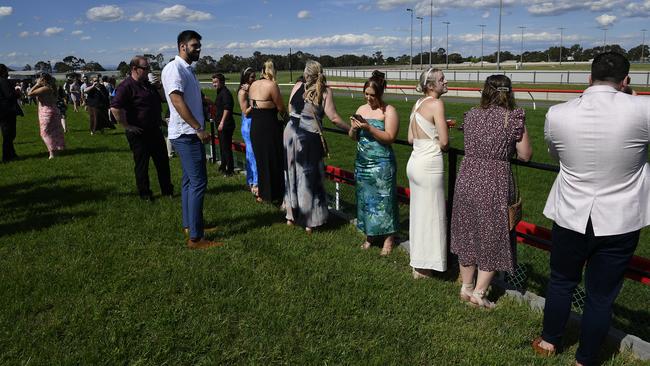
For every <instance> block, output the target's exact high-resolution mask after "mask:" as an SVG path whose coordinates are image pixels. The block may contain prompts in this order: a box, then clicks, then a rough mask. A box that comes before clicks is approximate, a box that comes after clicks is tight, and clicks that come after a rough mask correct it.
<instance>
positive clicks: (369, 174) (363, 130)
mask: <svg viewBox="0 0 650 366" xmlns="http://www.w3.org/2000/svg"><path fill="white" fill-rule="evenodd" d="M385 89H386V79H385V78H384V73H382V72H379V71H377V70H375V71H373V73H372V76H371V77H370V78H369V79H368V81H366V83H365V84H364V86H363V93H364V96H365V99H366V104H364V105H362V106H360V107H359V108H358V109H357V111H356V112H355V115H354V116H353V117H351V118H350V120H351V122H352V128H351V129H350V136H351V137H353V138H355V139H356V140H357V141H358V142H357V158H356V160H355V164H354V176H355V180H356V190H357V192H356V193H357V227H358V228H359V230H361V231H362V232H363V233H364V234H365V235H366V241H365V242H364V243H363V245H361V248H362V249H369V248H370V246H371V243H372V242H373V241H374V239H376V238H383V247H382V250H381V255H388V254H390V252H391V251H392V250H393V245H394V242H395V233H396V232H397V230H398V223H399V215H398V208H397V200H396V197H395V192H396V187H397V180H396V171H397V164H396V162H395V154H394V153H393V149H392V148H391V144H392V143H393V141H395V138H396V137H397V132H398V131H399V116H398V114H397V111H396V110H395V108H394V107H393V106H391V105H388V104H386V103H385V102H384V101H383V99H382V97H383V95H384V90H385Z"/></svg>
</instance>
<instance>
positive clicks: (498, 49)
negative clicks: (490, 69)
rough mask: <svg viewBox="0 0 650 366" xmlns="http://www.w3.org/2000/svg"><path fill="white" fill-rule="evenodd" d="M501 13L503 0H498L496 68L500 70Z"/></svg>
mask: <svg viewBox="0 0 650 366" xmlns="http://www.w3.org/2000/svg"><path fill="white" fill-rule="evenodd" d="M502 14H503V0H499V40H498V43H497V70H501V16H502Z"/></svg>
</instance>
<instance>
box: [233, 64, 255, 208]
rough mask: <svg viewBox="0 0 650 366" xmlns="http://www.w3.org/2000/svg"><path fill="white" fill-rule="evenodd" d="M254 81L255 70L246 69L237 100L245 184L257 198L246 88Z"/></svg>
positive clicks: (249, 108) (249, 109)
mask: <svg viewBox="0 0 650 366" xmlns="http://www.w3.org/2000/svg"><path fill="white" fill-rule="evenodd" d="M253 81H255V70H253V69H252V68H250V67H247V68H246V69H245V70H244V71H242V73H241V79H240V81H239V91H238V92H237V99H238V100H239V107H240V109H241V135H242V137H243V138H244V144H246V183H248V187H249V188H250V190H251V193H253V195H255V196H256V197H257V165H256V164H257V163H256V162H255V154H254V153H253V144H251V116H250V113H251V109H252V108H253V107H252V106H251V104H250V100H249V98H248V87H249V86H250V85H251V84H252V83H253Z"/></svg>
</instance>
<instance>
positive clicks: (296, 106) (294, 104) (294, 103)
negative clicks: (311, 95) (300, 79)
mask: <svg viewBox="0 0 650 366" xmlns="http://www.w3.org/2000/svg"><path fill="white" fill-rule="evenodd" d="M304 96H305V83H302V84H301V85H300V88H299V89H298V90H296V93H295V94H294V95H293V97H292V98H291V101H290V102H289V103H290V104H291V108H292V109H293V111H294V113H297V114H301V113H302V110H303V109H304V108H305V99H304Z"/></svg>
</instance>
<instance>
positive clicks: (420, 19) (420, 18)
mask: <svg viewBox="0 0 650 366" xmlns="http://www.w3.org/2000/svg"><path fill="white" fill-rule="evenodd" d="M415 19H418V20H419V21H420V68H422V52H424V50H423V49H422V21H424V17H416V18H415Z"/></svg>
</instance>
